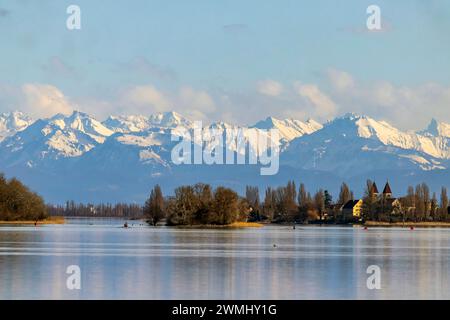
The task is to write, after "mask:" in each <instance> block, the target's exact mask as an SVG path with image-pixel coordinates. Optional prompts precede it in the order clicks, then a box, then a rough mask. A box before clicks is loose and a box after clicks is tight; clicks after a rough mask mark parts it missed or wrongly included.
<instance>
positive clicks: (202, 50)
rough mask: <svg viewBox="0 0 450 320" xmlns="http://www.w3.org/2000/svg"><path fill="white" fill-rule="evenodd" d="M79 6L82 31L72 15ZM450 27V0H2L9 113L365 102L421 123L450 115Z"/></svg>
mask: <svg viewBox="0 0 450 320" xmlns="http://www.w3.org/2000/svg"><path fill="white" fill-rule="evenodd" d="M72 4H74V5H78V6H79V8H80V9H81V29H80V30H69V29H68V28H67V27H66V20H67V19H68V17H69V14H67V12H66V10H67V7H68V6H69V5H72ZM369 5H377V6H378V7H379V8H380V10H381V11H380V13H381V15H380V18H381V30H375V31H370V30H368V28H367V26H366V21H367V19H368V17H369V14H368V13H367V12H366V10H367V7H368V6H369ZM449 30H450V1H448V0H428V1H421V0H397V1H381V0H371V1H366V0H346V1H338V0H334V1H332V0H314V1H313V0H311V1H298V0H278V1H275V0H264V1H262V0H245V1H243V0H221V1H210V0H189V1H187V0H179V1H175V0H162V1H152V0H133V1H129V0H128V1H125V0H115V1H108V0H86V1H85V0H71V1H65V0H60V1H54V0H39V1H33V0H0V38H1V39H2V44H1V45H0V112H4V111H11V110H20V111H24V112H26V113H28V114H30V115H32V116H33V117H49V116H52V115H54V114H55V113H65V114H69V113H70V112H71V111H72V110H74V109H76V110H80V111H84V112H87V113H89V114H92V115H94V116H96V117H97V118H99V119H100V120H102V119H104V118H106V117H107V116H108V115H111V114H115V115H120V114H145V115H150V114H153V113H156V112H164V111H177V112H179V113H181V114H183V115H185V116H187V117H189V118H191V119H192V120H204V121H207V122H210V121H216V120H223V121H228V122H232V123H237V124H253V123H255V122H257V121H258V120H261V119H263V118H265V117H267V116H274V117H276V118H296V119H300V120H306V119H308V118H313V119H315V120H317V121H320V122H325V121H327V120H331V119H333V118H334V117H336V116H339V115H342V114H345V113H347V112H355V113H359V114H365V115H368V116H371V117H374V118H376V119H380V120H386V121H388V122H390V123H392V124H394V125H396V126H398V127H400V128H402V129H422V128H424V127H425V126H426V125H427V124H428V123H429V122H430V120H431V118H436V119H438V120H439V121H442V122H450V58H449V52H450V37H449V36H448V31H449Z"/></svg>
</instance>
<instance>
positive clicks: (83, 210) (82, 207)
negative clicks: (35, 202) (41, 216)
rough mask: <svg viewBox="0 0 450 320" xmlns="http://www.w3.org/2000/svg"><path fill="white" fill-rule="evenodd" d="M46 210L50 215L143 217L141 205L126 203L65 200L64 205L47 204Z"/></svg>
mask: <svg viewBox="0 0 450 320" xmlns="http://www.w3.org/2000/svg"><path fill="white" fill-rule="evenodd" d="M47 211H48V213H49V214H50V215H51V216H65V217H120V218H129V219H134V218H142V217H143V208H142V205H139V204H126V203H117V204H114V205H113V204H110V203H106V204H105V203H101V204H96V205H95V204H89V203H88V204H83V203H75V202H74V201H67V202H66V204H65V205H48V206H47Z"/></svg>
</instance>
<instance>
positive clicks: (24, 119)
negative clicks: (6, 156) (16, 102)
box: [0, 111, 33, 141]
mask: <svg viewBox="0 0 450 320" xmlns="http://www.w3.org/2000/svg"><path fill="white" fill-rule="evenodd" d="M32 123H33V121H32V120H31V118H30V117H28V116H27V115H25V114H23V113H22V112H19V111H13V112H5V113H0V141H2V140H4V139H5V138H6V137H9V136H12V135H14V134H16V133H17V132H20V131H22V130H24V129H26V128H27V127H28V126H29V125H31V124H32Z"/></svg>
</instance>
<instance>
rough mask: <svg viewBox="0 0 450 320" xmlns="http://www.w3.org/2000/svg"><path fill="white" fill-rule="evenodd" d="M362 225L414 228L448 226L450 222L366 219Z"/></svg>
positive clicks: (449, 226)
mask: <svg viewBox="0 0 450 320" xmlns="http://www.w3.org/2000/svg"><path fill="white" fill-rule="evenodd" d="M361 226H363V227H406V228H410V227H414V228H450V222H433V221H423V222H412V221H408V222H383V221H366V222H365V223H364V224H362V225H361Z"/></svg>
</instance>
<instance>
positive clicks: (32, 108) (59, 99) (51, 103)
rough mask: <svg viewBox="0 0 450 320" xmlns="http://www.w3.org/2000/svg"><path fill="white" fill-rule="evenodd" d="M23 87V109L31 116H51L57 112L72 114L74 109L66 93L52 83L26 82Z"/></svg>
mask: <svg viewBox="0 0 450 320" xmlns="http://www.w3.org/2000/svg"><path fill="white" fill-rule="evenodd" d="M21 89H22V90H21V91H22V94H23V97H22V98H23V102H22V108H23V111H25V112H27V113H28V114H30V115H31V116H35V117H50V116H53V115H55V114H57V113H62V114H70V113H71V112H72V111H73V109H74V108H73V106H72V105H71V103H69V101H68V99H67V98H66V97H65V96H64V94H63V93H62V92H61V91H60V90H59V89H58V88H56V87H54V86H52V85H48V84H25V85H23V86H22V88H21Z"/></svg>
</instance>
